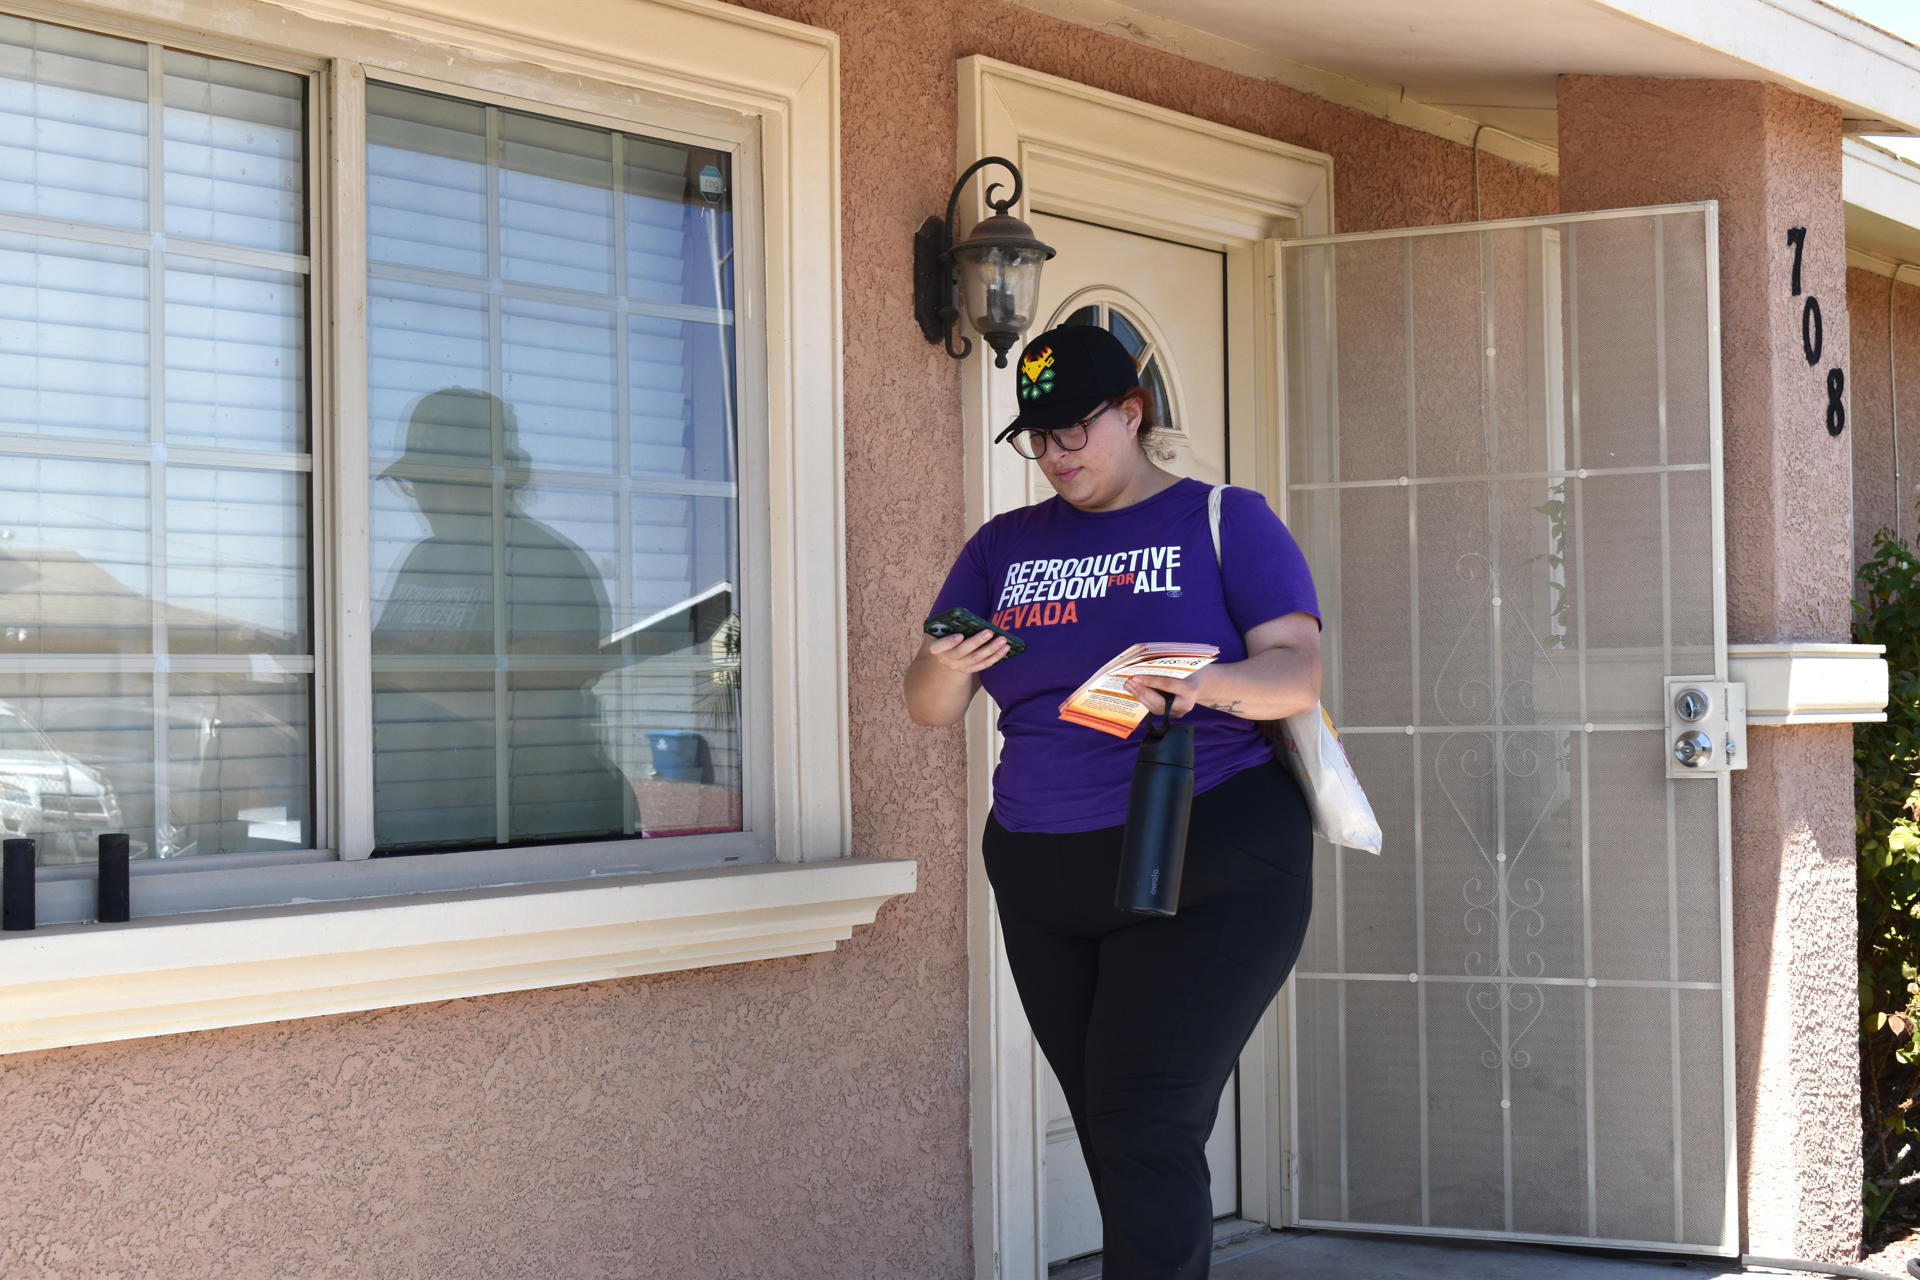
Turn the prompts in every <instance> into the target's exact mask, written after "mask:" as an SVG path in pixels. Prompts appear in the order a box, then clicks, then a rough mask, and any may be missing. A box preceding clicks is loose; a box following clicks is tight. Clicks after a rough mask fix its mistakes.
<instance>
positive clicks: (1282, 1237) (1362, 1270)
mask: <svg viewBox="0 0 1920 1280" xmlns="http://www.w3.org/2000/svg"><path fill="white" fill-rule="evenodd" d="M1778 1274H1796V1275H1804V1274H1806V1273H1804V1272H1794V1273H1781V1272H1772V1271H1754V1270H1743V1269H1742V1268H1741V1267H1740V1266H1739V1264H1737V1263H1735V1262H1732V1261H1721V1262H1714V1261H1701V1260H1696V1259H1691V1258H1663V1257H1660V1256H1658V1255H1650V1254H1637V1255H1633V1256H1625V1257H1622V1256H1608V1255H1605V1254H1598V1253H1589V1252H1587V1251H1584V1250H1577V1249H1558V1248H1552V1247H1548V1246H1543V1245H1528V1244H1480V1243H1458V1244H1456V1243H1452V1242H1447V1241H1436V1240H1410V1239H1397V1238H1395V1237H1392V1236H1362V1235H1339V1234H1334V1233H1331V1232H1324V1231H1281V1232H1273V1231H1268V1230H1267V1229H1266V1228H1264V1227H1260V1226H1256V1225H1255V1224H1253V1223H1249V1222H1234V1221H1227V1222H1222V1223H1219V1224H1218V1225H1217V1229H1216V1231H1215V1245H1214V1252H1213V1280H1306V1278H1308V1277H1311V1280H1331V1278H1333V1277H1338V1280H1562V1278H1564V1280H1743V1278H1745V1277H1751V1276H1760V1275H1778ZM1099 1276H1100V1259H1099V1258H1098V1257H1097V1256H1096V1257H1091V1258H1083V1259H1081V1260H1079V1261H1077V1262H1069V1263H1064V1264H1062V1265H1059V1266H1056V1267H1053V1268H1052V1269H1051V1271H1050V1272H1049V1276H1048V1280H1099Z"/></svg>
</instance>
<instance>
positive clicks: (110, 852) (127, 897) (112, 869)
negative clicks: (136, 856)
mask: <svg viewBox="0 0 1920 1280" xmlns="http://www.w3.org/2000/svg"><path fill="white" fill-rule="evenodd" d="M129 857H131V854H130V853H129V851H128V848H127V837H126V834H125V833H124V832H118V831H110V832H108V833H107V834H106V835H103V836H101V837H100V908H99V910H98V911H97V912H96V913H95V919H97V920H99V922H100V923H101V924H121V923H124V922H125V921H127V920H130V919H132V918H133V886H132V873H131V870H130V869H129V867H128V865H127V863H128V859H129Z"/></svg>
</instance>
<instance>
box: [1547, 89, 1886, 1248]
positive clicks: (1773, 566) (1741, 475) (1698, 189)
mask: <svg viewBox="0 0 1920 1280" xmlns="http://www.w3.org/2000/svg"><path fill="white" fill-rule="evenodd" d="M1559 107H1560V166H1561V167H1560V190H1561V199H1562V204H1563V206H1564V207H1565V208H1566V209H1567V210H1569V211H1572V210H1575V209H1598V208H1607V207H1613V206H1622V205H1636V204H1658V203H1663V202H1668V201H1680V200H1701V199H1716V200H1718V201H1719V202H1720V272H1721V274H1720V281H1721V290H1720V296H1721V324H1722V331H1721V358H1722V366H1721V369H1722V390H1723V397H1724V418H1725V443H1724V448H1723V454H1724V457H1725V460H1726V477H1727V478H1726V523H1727V577H1728V590H1727V596H1728V601H1727V613H1728V630H1729V633H1730V638H1731V639H1732V640H1733V641H1734V642H1735V643H1739V642H1763V641H1784V640H1844V639H1846V638H1847V630H1848V622H1849V599H1850V581H1851V563H1850V559H1849V548H1848V538H1847V528H1848V517H1849V508H1850V504H1851V500H1852V492H1851V486H1850V483H1849V478H1848V454H1849V449H1850V447H1851V446H1850V443H1849V440H1848V438H1847V437H1846V435H1845V434H1844V433H1843V434H1842V435H1841V436H1840V437H1839V438H1835V437H1833V436H1831V435H1829V434H1828V432H1827V430H1826V427H1825V409H1826V404H1827V394H1826V386H1825V374H1826V372H1827V371H1828V370H1829V369H1832V368H1836V367H1837V368H1840V369H1843V370H1844V369H1846V368H1847V353H1848V307H1847V299H1848V290H1847V280H1846V235H1845V225H1844V214H1843V209H1842V204H1841V193H1840V138H1841V133H1840V129H1841V123H1840V113H1839V111H1838V110H1837V109H1835V108H1832V107H1829V106H1826V105H1823V104H1820V103H1816V102H1813V101H1811V100H1809V99H1806V98H1803V97H1800V96H1798V95H1796V94H1793V93H1790V92H1788V91H1786V90H1784V89H1780V88H1777V87H1774V86H1768V85H1761V84H1756V83H1745V82H1733V81H1688V80H1646V79H1630V78H1613V77H1591V76H1567V77H1563V78H1562V80H1561V82H1560V93H1559ZM1792 227H1805V228H1807V237H1806V244H1805V256H1804V261H1803V263H1802V270H1801V283H1802V294H1803V296H1802V297H1793V296H1791V294H1790V273H1791V268H1792V250H1791V248H1789V246H1788V242H1787V240H1786V234H1787V231H1788V229H1789V228H1792ZM1807 294H1811V295H1814V296H1817V297H1818V298H1819V299H1820V300H1821V303H1822V309H1823V316H1824V321H1825V349H1824V352H1823V354H1822V359H1821V362H1820V364H1819V366H1818V367H1817V368H1812V369H1810V368H1809V366H1808V364H1807V362H1806V360H1805V358H1804V356H1803V354H1802V338H1801V314H1802V308H1803V306H1804V295H1807ZM1852 777H1853V773H1852V736H1851V734H1850V732H1849V731H1848V729H1847V727H1846V726H1844V725H1819V726H1804V727H1796V728H1774V729H1755V730H1753V731H1752V733H1751V734H1750V736H1749V757H1748V767H1747V769H1746V770H1745V771H1744V772H1741V773H1736V774H1734V785H1733V828H1734V845H1733V911H1734V918H1733V928H1734V984H1735V1016H1736V1020H1737V1033H1736V1036H1737V1043H1736V1053H1735V1057H1736V1071H1735V1087H1736V1091H1737V1105H1738V1125H1739V1128H1738V1144H1739V1158H1740V1168H1741V1181H1742V1196H1741V1202H1742V1206H1743V1215H1742V1219H1743V1220H1742V1227H1743V1230H1744V1233H1745V1247H1746V1249H1747V1250H1748V1251H1750V1252H1753V1253H1759V1254H1767V1255H1771V1256H1776V1257H1777V1256H1782V1255H1784V1256H1790V1257H1804V1258H1824V1259H1829V1260H1833V1261H1846V1260H1851V1259H1853V1258H1854V1257H1856V1256H1857V1254H1858V1245H1859V1232H1860V1151H1859V1138H1860V1110H1859V1073H1858V1057H1857V1052H1856V1042H1855V1035H1856V1020H1857V1019H1856V1014H1855V1012H1854V1010H1855V999H1856V996H1855V991H1854V858H1853V803H1852V801H1853V792H1852Z"/></svg>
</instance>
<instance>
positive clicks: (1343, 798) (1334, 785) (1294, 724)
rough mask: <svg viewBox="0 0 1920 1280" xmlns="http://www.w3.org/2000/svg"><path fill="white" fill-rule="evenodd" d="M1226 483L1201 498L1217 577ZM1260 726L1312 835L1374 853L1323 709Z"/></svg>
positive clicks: (1363, 797) (1368, 812)
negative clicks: (1303, 805)
mask: <svg viewBox="0 0 1920 1280" xmlns="http://www.w3.org/2000/svg"><path fill="white" fill-rule="evenodd" d="M1226 487H1227V486H1225V485H1223V484H1217V485H1215V486H1213V492H1212V493H1211V494H1209V495H1208V497H1207V528H1208V529H1209V530H1210V531H1211V532H1212V534H1213V559H1214V563H1216V564H1217V565H1219V566H1220V574H1221V578H1222V580H1223V581H1224V579H1225V577H1226V572H1227V566H1226V561H1225V560H1224V559H1223V558H1222V557H1221V555H1220V495H1221V493H1222V492H1224V491H1225V489H1226ZM1260 731H1261V732H1262V733H1263V734H1265V735H1266V738H1267V741H1269V742H1271V743H1272V744H1273V753H1274V754H1275V755H1276V756H1278V757H1280V759H1281V760H1282V761H1284V762H1285V763H1286V766H1287V768H1289V769H1291V770H1292V771H1293V776H1294V778H1295V779H1296V780H1298V781H1299V783H1300V790H1301V791H1302V792H1304V793H1305V795H1306V797H1307V808H1308V809H1309V810H1311V811H1312V813H1313V832H1314V834H1315V835H1317V836H1319V837H1320V838H1321V839H1322V840H1325V841H1326V842H1327V843H1329V844H1339V845H1345V846H1346V847H1347V848H1349V849H1365V850H1366V851H1367V852H1368V853H1376V854H1377V853H1379V852H1380V844H1381V837H1380V823H1379V821H1378V820H1377V819H1376V818H1375V817H1374V816H1373V806H1372V805H1371V804H1368V803H1367V793H1366V792H1365V791H1364V790H1362V789H1361V786H1360V779H1359V778H1358V777H1357V776H1355V774H1354V772H1353V764H1352V762H1351V761H1349V760H1348V759H1347V749H1346V748H1345V747H1343V746H1341V745H1340V734H1339V733H1338V732H1337V731H1336V730H1335V729H1334V727H1333V720H1332V718H1331V717H1329V716H1328V715H1327V710H1326V708H1325V707H1323V706H1321V705H1320V704H1319V703H1317V702H1316V703H1314V704H1313V709H1312V710H1310V711H1302V712H1300V713H1298V714H1297V715H1291V716H1288V717H1287V718H1286V719H1284V720H1262V721H1261V722H1260Z"/></svg>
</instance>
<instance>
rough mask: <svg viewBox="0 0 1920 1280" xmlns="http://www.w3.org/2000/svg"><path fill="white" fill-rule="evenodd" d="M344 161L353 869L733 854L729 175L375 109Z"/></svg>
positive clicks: (645, 145)
mask: <svg viewBox="0 0 1920 1280" xmlns="http://www.w3.org/2000/svg"><path fill="white" fill-rule="evenodd" d="M367 135H368V153H367V175H368V209H367V227H368V256H369V274H370V279H369V283H368V299H369V328H370V338H369V362H368V363H369V369H368V372H369V378H370V384H371V385H370V388H369V391H370V395H369V400H370V405H371V418H372V420H371V424H370V436H371V440H372V449H373V457H372V459H371V466H372V469H373V473H374V475H375V476H376V477H377V482H376V484H375V486H374V497H373V547H372V555H373V570H374V574H373V578H374V594H375V599H374V613H375V624H374V682H375V697H374V721H375V723H374V752H375V758H374V770H375V792H376V794H375V804H374V809H375V832H376V841H377V843H378V844H379V846H380V848H381V849H382V850H383V851H387V852H404V851H409V850H423V849H432V848H449V847H470V846H475V845H487V844H505V843H515V842H538V841H547V840H558V839H591V838H605V837H615V836H622V835H628V834H642V835H652V834H666V833H671V832H676V831H686V830H696V829H735V828H737V827H738V826H739V814H740V800H739V797H740V781H741V780H740V744H739V734H740V728H739V712H738V688H739V685H738V674H739V645H738V626H737V615H736V610H737V602H736V601H735V600H734V598H733V591H734V590H735V586H736V584H737V583H738V581H739V572H738V534H737V519H738V510H737V493H736V487H735V485H736V463H735V459H736V444H735V436H734V432H735V422H734V407H733V406H734V396H735V389H734V383H733V315H732V310H731V301H732V279H731V272H732V268H731V248H732V243H731V238H732V226H731V222H732V219H731V213H730V205H729V200H728V197H727V194H726V191H727V188H728V187H729V185H730V178H731V164H730V160H731V157H730V156H729V155H728V154H727V153H725V152H719V151H712V150H704V149H700V148H695V147H688V146H682V145H679V144H675V143H667V142H663V141H658V140H652V139H644V138H639V137H635V136H632V135H628V134H624V133H618V132H612V131H608V130H604V129H598V128H593V127H588V126H583V125H579V124H574V123H570V122H565V121H558V120H551V119H546V118H543V117H538V116H533V115H529V114H525V113H521V112H515V111H510V110H505V109H501V108H496V107H490V106H483V105H479V104H472V103H464V102H458V101H454V100H451V99H448V98H443V97H439V96H437V95H433V94H427V93H422V92H418V91H415V90H411V89H405V88H400V87H397V86H391V85H382V84H373V85H370V86H369V87H368V122H367ZM696 597H697V598H698V599H697V600H696ZM730 623H731V625H730Z"/></svg>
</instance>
